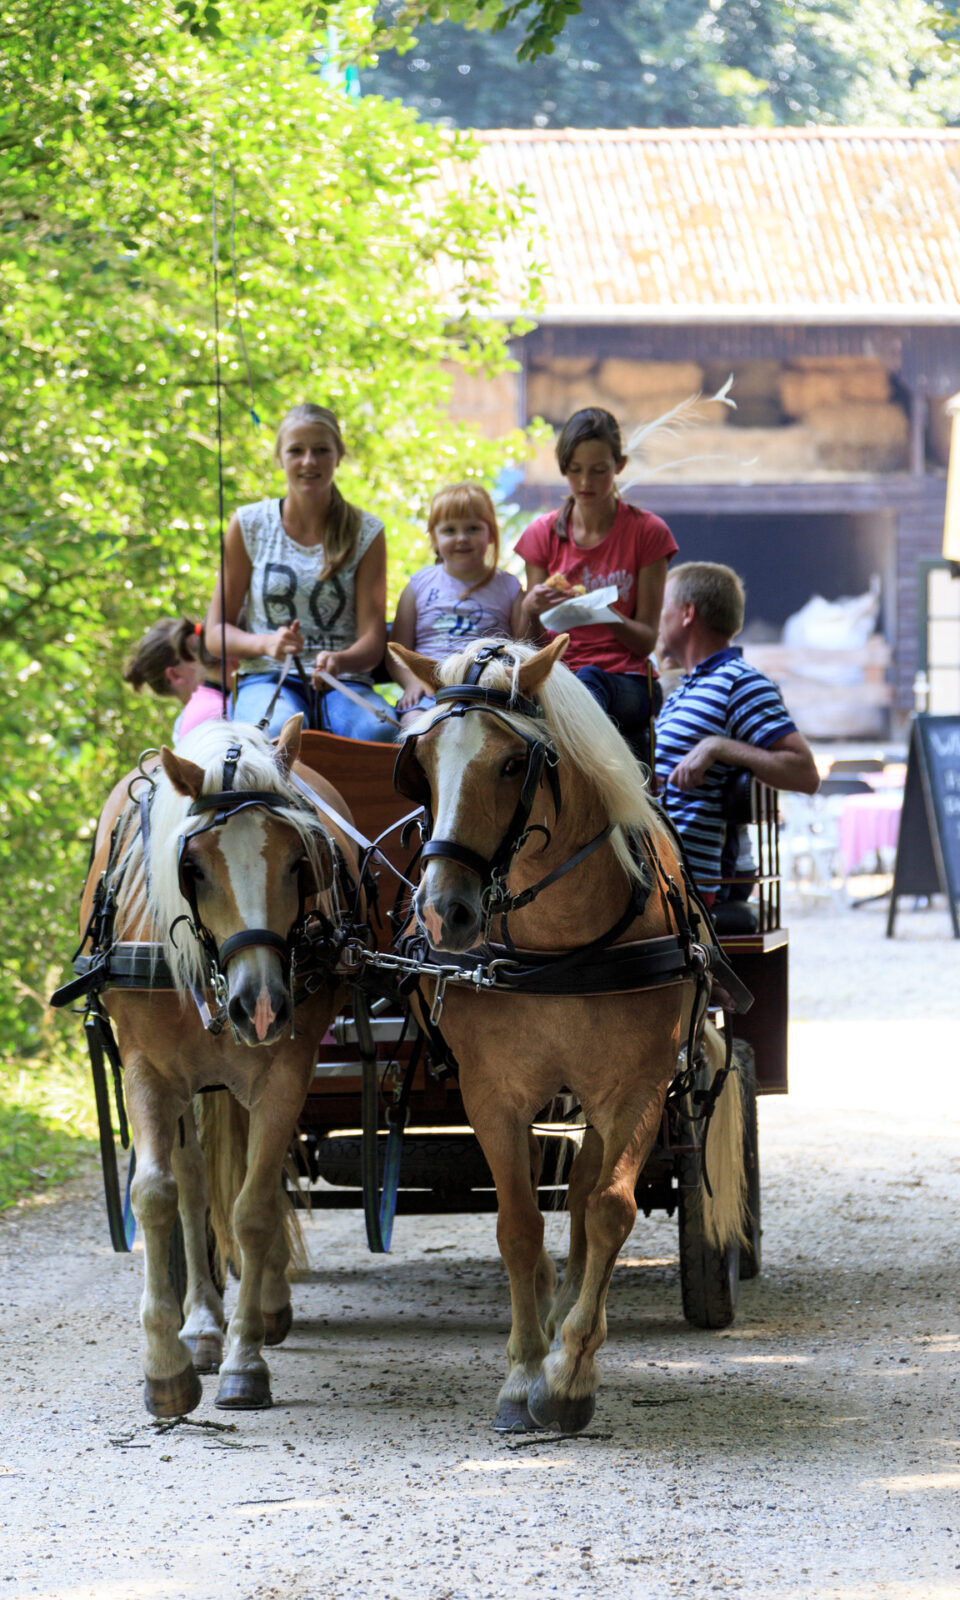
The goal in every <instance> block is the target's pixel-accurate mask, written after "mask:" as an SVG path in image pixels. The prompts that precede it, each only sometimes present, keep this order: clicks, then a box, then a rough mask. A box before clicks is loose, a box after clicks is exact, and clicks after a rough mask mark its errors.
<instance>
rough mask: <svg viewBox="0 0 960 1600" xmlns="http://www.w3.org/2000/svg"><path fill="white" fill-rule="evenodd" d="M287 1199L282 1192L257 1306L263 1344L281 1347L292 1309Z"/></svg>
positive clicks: (264, 1263) (286, 1332) (287, 1330)
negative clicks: (278, 1217) (258, 1307)
mask: <svg viewBox="0 0 960 1600" xmlns="http://www.w3.org/2000/svg"><path fill="white" fill-rule="evenodd" d="M287 1205H288V1202H287V1199H286V1196H285V1195H284V1194H283V1192H282V1190H281V1195H280V1208H281V1209H280V1221H279V1223H278V1224H277V1228H276V1231H275V1233H274V1235H273V1238H272V1239H271V1241H270V1245H269V1247H268V1249H267V1253H266V1256H265V1257H264V1262H263V1290H262V1292H261V1296H260V1304H261V1306H262V1309H263V1342H264V1344H267V1345H278V1344H282V1343H283V1341H284V1339H285V1338H286V1337H287V1334H288V1333H289V1332H290V1329H291V1328H292V1326H293V1309H292V1307H291V1305H290V1280H289V1278H288V1277H287V1267H288V1266H289V1265H290V1254H291V1251H290V1241H289V1239H288V1237H287V1228H286V1222H287V1216H286V1214H285V1213H286V1210H287Z"/></svg>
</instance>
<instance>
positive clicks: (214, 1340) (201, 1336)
mask: <svg viewBox="0 0 960 1600" xmlns="http://www.w3.org/2000/svg"><path fill="white" fill-rule="evenodd" d="M180 1337H181V1339H182V1340H183V1342H184V1344H185V1345H186V1347H187V1349H188V1350H189V1351H190V1354H191V1355H192V1356H193V1370H194V1372H219V1371H220V1363H221V1361H222V1360H223V1340H222V1339H221V1338H219V1336H218V1335H217V1334H215V1333H194V1334H186V1333H181V1335H180Z"/></svg>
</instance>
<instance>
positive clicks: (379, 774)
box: [300, 729, 414, 913]
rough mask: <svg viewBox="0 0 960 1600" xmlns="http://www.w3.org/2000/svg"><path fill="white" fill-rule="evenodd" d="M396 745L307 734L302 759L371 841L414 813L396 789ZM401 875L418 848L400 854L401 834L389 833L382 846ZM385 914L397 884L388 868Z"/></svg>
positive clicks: (383, 885) (383, 889)
mask: <svg viewBox="0 0 960 1600" xmlns="http://www.w3.org/2000/svg"><path fill="white" fill-rule="evenodd" d="M396 759H397V746H396V745H395V744H377V743H374V742H372V741H371V742H368V741H367V740H366V739H341V738H340V737H339V735H338V734H335V733H318V732H314V731H312V730H309V729H308V730H307V731H305V732H304V734H303V738H302V742H301V745H300V760H301V761H302V762H303V764H304V766H307V767H310V768H312V770H313V771H314V772H318V773H319V774H320V776H321V777H323V778H326V780H327V782H328V783H332V784H333V787H334V788H335V789H336V790H338V791H339V793H340V794H342V796H343V798H344V800H345V801H346V802H347V805H348V806H349V807H350V812H351V815H352V816H353V820H354V822H355V823H356V825H357V827H358V828H359V829H360V832H361V833H364V834H366V836H367V838H368V839H371V840H373V839H376V838H377V837H378V835H379V834H381V833H382V832H383V830H384V828H389V827H390V825H391V823H394V822H398V821H399V820H400V818H401V817H405V816H406V815H407V813H408V812H409V811H411V810H412V809H413V807H412V805H411V802H410V801H409V800H405V799H404V798H403V796H402V795H399V794H397V792H396V790H395V789H394V787H393V765H394V762H395V761H396ZM380 848H381V850H382V851H383V854H384V855H385V856H386V858H387V860H388V861H389V862H390V863H391V865H392V866H394V867H396V869H397V870H398V871H399V872H404V873H405V872H406V870H407V867H408V866H409V864H410V857H411V855H412V854H413V850H414V846H413V845H412V844H411V845H410V846H409V847H408V848H407V849H406V850H404V849H401V846H400V835H399V833H391V834H390V835H389V837H388V838H386V839H384V841H383V843H382V844H381V846H380ZM380 878H381V895H382V908H381V909H382V911H383V912H384V913H385V912H386V910H387V908H388V907H389V906H392V905H393V902H394V898H395V896H396V892H397V887H398V880H397V879H396V878H394V876H393V874H392V873H390V872H388V871H387V869H386V868H385V867H382V868H381V870H380Z"/></svg>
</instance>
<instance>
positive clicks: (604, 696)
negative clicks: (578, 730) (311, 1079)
mask: <svg viewBox="0 0 960 1600" xmlns="http://www.w3.org/2000/svg"><path fill="white" fill-rule="evenodd" d="M577 677H578V678H579V679H580V682H581V683H582V684H583V686H584V688H585V689H589V690H590V693H591V694H592V695H593V698H594V700H596V701H597V703H598V705H601V706H602V707H603V709H604V711H605V712H606V713H607V716H608V717H609V718H610V720H611V721H612V722H614V723H616V725H617V727H618V728H619V729H620V732H621V733H622V734H623V737H624V738H625V739H626V741H627V744H628V745H629V746H630V748H631V750H632V751H633V753H634V755H635V756H637V757H638V758H639V760H641V761H645V762H647V763H648V764H649V761H650V717H651V715H653V716H656V714H657V712H658V711H659V710H660V707H661V705H662V704H663V692H662V690H661V688H660V685H659V683H658V682H657V680H656V678H654V680H653V706H652V707H651V705H650V691H649V689H648V688H647V677H646V673H643V674H640V673H639V672H604V670H603V668H602V667H578V668H577Z"/></svg>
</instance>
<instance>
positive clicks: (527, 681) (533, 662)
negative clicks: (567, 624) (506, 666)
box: [517, 633, 570, 694]
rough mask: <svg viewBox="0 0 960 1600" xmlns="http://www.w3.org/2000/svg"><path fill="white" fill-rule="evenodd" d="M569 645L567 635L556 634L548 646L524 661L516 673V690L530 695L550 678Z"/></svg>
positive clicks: (568, 636)
mask: <svg viewBox="0 0 960 1600" xmlns="http://www.w3.org/2000/svg"><path fill="white" fill-rule="evenodd" d="M569 643H570V635H569V633H558V634H557V637H556V638H555V639H551V640H550V643H549V644H548V645H544V647H543V649H542V650H538V651H537V653H536V655H535V656H531V657H530V659H529V661H525V662H524V663H523V666H522V667H521V668H520V671H519V672H518V673H517V688H518V689H519V690H520V693H521V694H532V693H533V691H534V689H539V687H540V685H541V683H543V681H544V679H545V678H548V677H549V676H550V673H551V672H552V671H553V669H554V667H555V666H556V664H557V662H558V661H559V660H560V657H561V656H562V655H563V652H564V650H566V648H567V645H568V644H569Z"/></svg>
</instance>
